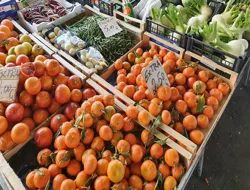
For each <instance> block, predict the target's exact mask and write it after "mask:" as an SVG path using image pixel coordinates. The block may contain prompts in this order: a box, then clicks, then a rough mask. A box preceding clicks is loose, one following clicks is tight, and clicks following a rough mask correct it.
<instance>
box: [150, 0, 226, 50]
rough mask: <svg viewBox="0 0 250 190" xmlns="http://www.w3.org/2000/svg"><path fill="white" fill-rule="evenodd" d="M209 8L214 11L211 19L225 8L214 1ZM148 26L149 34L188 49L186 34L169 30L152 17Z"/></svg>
mask: <svg viewBox="0 0 250 190" xmlns="http://www.w3.org/2000/svg"><path fill="white" fill-rule="evenodd" d="M209 7H210V8H211V9H212V10H213V12H212V15H211V17H210V19H211V18H212V17H213V16H214V15H215V14H218V13H221V12H222V11H223V10H224V8H225V7H224V5H223V4H222V3H220V2H217V1H214V0H213V1H211V2H210V3H209ZM210 19H209V20H210ZM146 25H147V27H146V30H147V31H148V32H150V33H152V34H154V35H157V36H158V37H160V38H162V39H164V40H167V41H169V42H171V43H174V44H176V45H178V46H180V47H182V48H184V49H185V48H186V47H187V43H188V36H187V35H186V34H182V33H180V32H177V31H176V30H175V29H171V28H168V27H166V26H164V25H162V24H160V23H158V22H155V21H153V20H152V17H148V18H147V19H146ZM175 35H178V37H176V36H175Z"/></svg>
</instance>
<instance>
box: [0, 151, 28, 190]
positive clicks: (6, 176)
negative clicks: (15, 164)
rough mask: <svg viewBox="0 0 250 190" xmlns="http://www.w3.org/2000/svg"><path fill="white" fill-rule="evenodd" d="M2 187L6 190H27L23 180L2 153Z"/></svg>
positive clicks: (0, 157) (0, 166)
mask: <svg viewBox="0 0 250 190" xmlns="http://www.w3.org/2000/svg"><path fill="white" fill-rule="evenodd" d="M0 163H1V164H0V185H1V187H2V189H4V190H7V189H8V190H12V189H18V190H25V188H24V186H23V184H22V182H21V180H20V179H19V178H18V177H17V175H16V174H15V172H14V171H13V169H12V168H11V167H10V165H9V164H8V163H7V161H6V160H5V159H4V157H3V155H2V153H0Z"/></svg>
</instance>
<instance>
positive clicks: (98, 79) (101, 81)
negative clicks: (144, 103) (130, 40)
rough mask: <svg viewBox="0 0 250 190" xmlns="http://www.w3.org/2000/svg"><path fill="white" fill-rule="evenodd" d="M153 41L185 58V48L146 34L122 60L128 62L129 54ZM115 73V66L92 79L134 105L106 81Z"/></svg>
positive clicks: (132, 102)
mask: <svg viewBox="0 0 250 190" xmlns="http://www.w3.org/2000/svg"><path fill="white" fill-rule="evenodd" d="M152 40H154V41H157V42H159V43H161V44H163V45H164V46H165V47H162V46H160V47H161V48H166V47H169V48H166V49H168V50H169V51H170V48H172V49H175V50H177V52H178V53H176V56H177V57H179V58H182V57H183V56H184V51H185V50H184V49H183V48H180V47H178V46H176V45H175V44H171V43H169V42H167V41H164V40H163V39H161V38H159V37H157V36H154V35H153V34H150V33H148V32H145V33H144V35H143V39H142V41H140V42H139V43H137V44H136V46H135V47H133V48H132V49H131V50H130V51H129V52H127V53H126V54H125V55H123V56H122V57H121V58H120V59H121V60H122V61H127V57H128V54H129V53H130V52H134V51H135V50H136V49H137V48H148V47H150V46H151V45H153V44H155V42H153V41H152ZM157 45H158V44H157ZM114 72H116V69H115V66H114V64H113V65H111V66H110V67H109V68H108V69H107V71H106V72H105V73H103V74H102V75H101V76H98V75H97V74H93V75H92V76H91V78H92V79H93V80H94V81H96V82H98V83H99V84H100V85H101V86H103V87H105V88H107V89H109V90H110V91H111V92H112V93H113V94H115V95H117V96H118V97H119V98H120V99H122V100H123V101H124V102H125V103H126V104H133V105H134V104H135V102H134V101H133V100H131V99H130V98H128V97H126V96H124V95H123V94H122V93H121V92H120V91H119V90H117V89H116V88H115V87H114V86H112V85H111V84H109V83H108V82H107V81H106V79H108V78H109V77H110V76H111V75H112V74H113V73H114Z"/></svg>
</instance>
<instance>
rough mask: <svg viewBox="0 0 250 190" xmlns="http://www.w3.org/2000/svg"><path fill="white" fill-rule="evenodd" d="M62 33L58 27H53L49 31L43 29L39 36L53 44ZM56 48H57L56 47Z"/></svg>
mask: <svg viewBox="0 0 250 190" xmlns="http://www.w3.org/2000/svg"><path fill="white" fill-rule="evenodd" d="M63 33H64V30H63V29H61V28H60V27H54V28H50V29H44V30H42V32H40V33H39V34H40V36H42V37H43V36H44V37H45V39H46V40H47V41H48V42H50V43H51V44H55V41H56V38H57V37H58V36H60V35H62V34H63ZM57 47H58V46H57Z"/></svg>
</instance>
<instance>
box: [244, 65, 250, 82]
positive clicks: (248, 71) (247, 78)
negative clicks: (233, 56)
mask: <svg viewBox="0 0 250 190" xmlns="http://www.w3.org/2000/svg"><path fill="white" fill-rule="evenodd" d="M249 75H250V64H248V70H247V77H246V81H245V84H244V86H247V83H248V80H249Z"/></svg>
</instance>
